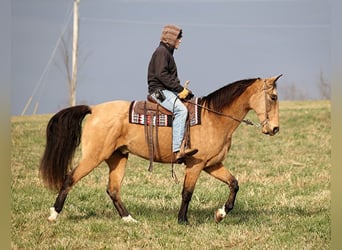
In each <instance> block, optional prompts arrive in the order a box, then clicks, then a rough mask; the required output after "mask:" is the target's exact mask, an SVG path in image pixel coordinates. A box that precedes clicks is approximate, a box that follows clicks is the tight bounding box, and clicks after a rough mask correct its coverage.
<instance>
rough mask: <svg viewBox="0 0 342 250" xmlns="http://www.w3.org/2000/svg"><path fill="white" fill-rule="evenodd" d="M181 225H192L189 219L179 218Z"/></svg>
mask: <svg viewBox="0 0 342 250" xmlns="http://www.w3.org/2000/svg"><path fill="white" fill-rule="evenodd" d="M178 224H179V225H184V226H190V223H189V221H187V220H178Z"/></svg>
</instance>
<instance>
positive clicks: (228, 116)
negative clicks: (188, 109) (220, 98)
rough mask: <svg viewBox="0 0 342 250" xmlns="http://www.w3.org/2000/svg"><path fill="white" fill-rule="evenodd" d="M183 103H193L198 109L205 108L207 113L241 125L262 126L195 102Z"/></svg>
mask: <svg viewBox="0 0 342 250" xmlns="http://www.w3.org/2000/svg"><path fill="white" fill-rule="evenodd" d="M183 101H185V102H188V103H191V104H193V105H196V106H198V107H201V108H203V109H205V110H207V111H209V112H212V113H214V114H216V115H220V116H223V117H227V118H230V119H232V120H234V121H236V122H240V123H241V122H243V123H245V124H247V125H251V126H256V127H257V128H260V124H257V123H255V122H252V121H251V120H249V119H242V120H240V119H237V118H235V117H234V116H231V115H226V114H224V113H222V112H218V111H216V110H214V109H211V108H208V107H206V106H203V105H201V104H198V103H194V102H192V101H189V100H183Z"/></svg>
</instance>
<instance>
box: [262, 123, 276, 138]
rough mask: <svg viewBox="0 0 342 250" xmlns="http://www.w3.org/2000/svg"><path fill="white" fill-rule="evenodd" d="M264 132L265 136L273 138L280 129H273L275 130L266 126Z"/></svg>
mask: <svg viewBox="0 0 342 250" xmlns="http://www.w3.org/2000/svg"><path fill="white" fill-rule="evenodd" d="M262 132H263V133H264V134H265V135H270V136H273V135H275V134H277V133H278V132H279V127H273V128H270V127H269V126H267V125H266V126H264V127H263V128H262Z"/></svg>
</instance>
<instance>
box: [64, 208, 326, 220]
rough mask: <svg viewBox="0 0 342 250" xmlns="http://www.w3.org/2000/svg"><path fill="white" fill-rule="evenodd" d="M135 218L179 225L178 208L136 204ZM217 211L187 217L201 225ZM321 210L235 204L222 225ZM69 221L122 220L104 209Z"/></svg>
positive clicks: (200, 211)
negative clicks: (171, 221)
mask: <svg viewBox="0 0 342 250" xmlns="http://www.w3.org/2000/svg"><path fill="white" fill-rule="evenodd" d="M129 209H130V211H131V214H132V216H133V217H134V218H135V219H137V220H138V221H146V222H148V221H153V220H155V219H156V218H158V219H162V220H163V221H170V220H174V221H175V222H177V214H178V209H177V208H175V207H163V208H155V207H150V206H146V205H144V204H134V205H133V206H132V207H131V208H129ZM216 209H217V208H214V207H212V208H191V206H190V208H189V213H188V218H189V221H190V223H191V225H202V224H207V223H211V222H213V221H214V211H216ZM320 212H322V211H321V210H317V211H313V210H312V209H310V211H309V210H307V209H304V208H301V207H283V206H282V207H273V208H272V209H267V208H251V207H250V206H248V207H246V206H244V205H240V204H236V205H235V207H234V209H233V210H232V211H230V212H229V213H228V214H227V217H226V218H225V220H223V221H222V222H221V224H229V225H240V224H246V223H249V222H250V221H253V223H258V222H260V223H262V222H263V221H265V220H267V219H268V218H270V217H273V216H284V215H295V216H303V217H305V216H312V215H313V214H315V213H320ZM67 218H68V219H69V220H70V221H75V222H76V221H80V220H89V219H99V220H100V219H103V218H107V219H110V220H113V219H114V220H116V219H117V220H120V217H119V216H118V214H117V211H116V210H115V209H114V208H112V207H111V206H105V207H104V208H103V209H95V210H87V211H84V212H83V213H81V214H70V215H68V216H67Z"/></svg>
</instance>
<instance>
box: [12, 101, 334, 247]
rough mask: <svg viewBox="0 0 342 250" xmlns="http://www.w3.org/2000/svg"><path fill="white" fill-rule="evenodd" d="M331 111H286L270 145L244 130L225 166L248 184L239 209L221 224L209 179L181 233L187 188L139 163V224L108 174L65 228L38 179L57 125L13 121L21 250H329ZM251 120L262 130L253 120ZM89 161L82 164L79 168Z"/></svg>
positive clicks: (88, 181) (88, 183)
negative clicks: (111, 189)
mask: <svg viewBox="0 0 342 250" xmlns="http://www.w3.org/2000/svg"><path fill="white" fill-rule="evenodd" d="M330 113H331V106H330V102H328V101H305V102H281V103H280V133H279V134H278V135H276V136H274V137H268V136H265V135H263V134H262V133H261V132H260V131H259V130H258V129H256V128H254V127H251V126H246V125H244V124H241V125H240V127H239V128H238V130H237V131H236V133H235V134H234V136H233V142H232V148H231V150H230V153H229V155H228V157H227V159H226V160H225V165H226V167H227V168H229V169H230V170H231V172H232V173H233V174H234V175H235V177H236V178H237V179H238V180H239V186H240V191H239V193H238V196H237V200H236V205H235V208H234V209H233V210H232V212H231V213H230V214H228V215H227V217H226V218H225V219H224V220H223V221H222V222H221V223H220V224H216V223H215V222H214V219H213V216H214V211H215V210H216V209H217V208H219V207H221V206H222V205H223V204H224V203H225V201H226V199H227V197H228V192H229V191H228V188H227V186H225V185H224V184H223V183H221V182H219V181H217V180H215V179H214V178H212V177H210V176H209V175H207V174H206V173H202V175H201V176H200V179H199V181H198V183H197V186H196V189H195V192H194V195H193V198H192V201H191V204H190V209H189V213H188V216H189V221H190V223H191V226H184V225H179V224H178V223H177V213H178V209H179V206H180V201H181V195H180V193H181V190H182V177H183V171H184V167H183V166H181V165H176V173H177V176H178V178H179V179H180V180H181V181H180V183H176V182H175V181H174V180H173V179H172V178H171V167H170V165H169V164H166V165H161V164H155V167H154V172H153V173H149V172H148V171H147V168H148V161H146V160H142V159H140V158H137V157H135V156H131V157H130V159H129V161H128V166H127V172H126V176H125V179H124V182H123V188H122V198H123V200H124V202H125V204H126V207H127V208H128V210H129V211H130V212H131V213H132V215H133V217H134V218H135V219H137V220H138V221H139V223H137V224H127V223H124V222H122V221H121V220H120V218H119V216H118V214H117V212H116V210H115V208H114V206H113V204H112V202H111V200H110V199H109V197H108V196H107V194H106V185H107V180H108V168H107V166H106V165H105V164H101V165H100V166H99V167H98V168H97V169H95V170H94V171H93V172H91V173H90V174H89V175H88V176H86V177H85V178H84V179H82V180H81V181H80V182H79V183H78V184H77V185H76V186H75V187H74V189H72V191H71V192H70V194H69V196H68V198H67V200H66V203H65V206H64V210H63V211H62V213H61V214H60V216H59V217H58V219H57V222H56V223H49V222H48V221H47V217H48V216H49V207H51V206H52V205H53V203H54V201H55V198H56V194H55V193H52V192H50V191H48V190H47V189H45V188H44V186H43V184H42V182H41V180H40V179H39V176H38V165H39V160H40V157H41V155H42V152H43V150H44V145H45V128H46V125H47V121H48V119H49V118H50V115H37V116H25V117H12V121H11V126H12V127H11V130H12V131H11V132H12V151H11V152H12V155H11V171H12V181H11V191H12V203H11V247H12V249H143V248H144V249H222V248H234V249H329V248H330V241H331V230H330V223H331V218H330V203H331V192H330V183H331V176H330V171H331V162H330V157H331V119H330V118H331V117H330ZM248 118H249V119H252V120H256V118H255V115H254V114H253V113H250V114H249V115H248ZM78 157H79V155H76V160H77V158H78Z"/></svg>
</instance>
